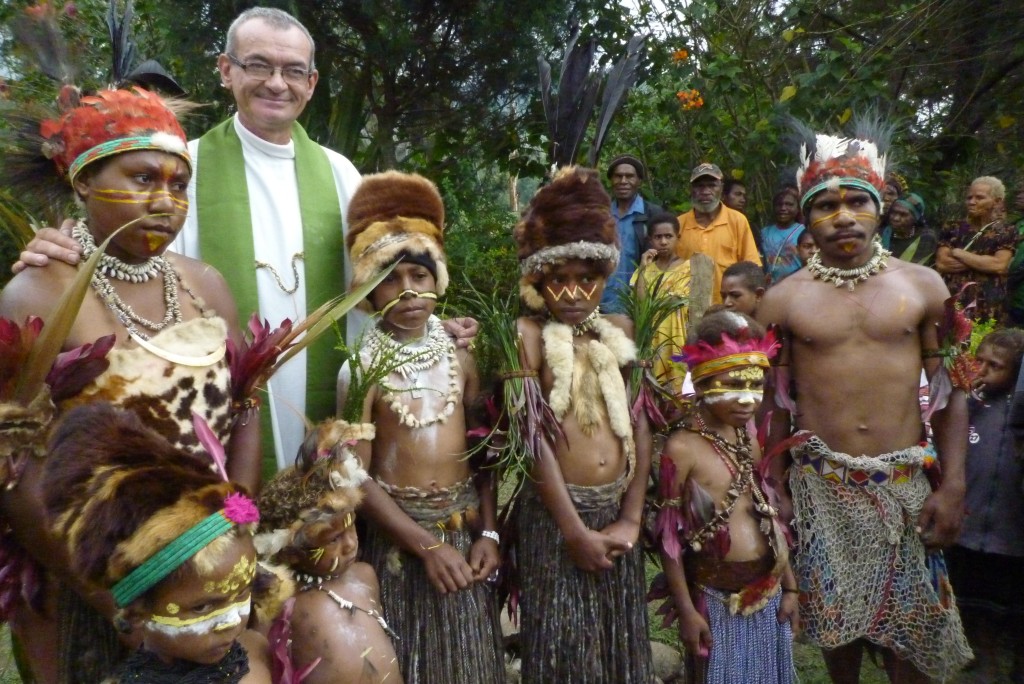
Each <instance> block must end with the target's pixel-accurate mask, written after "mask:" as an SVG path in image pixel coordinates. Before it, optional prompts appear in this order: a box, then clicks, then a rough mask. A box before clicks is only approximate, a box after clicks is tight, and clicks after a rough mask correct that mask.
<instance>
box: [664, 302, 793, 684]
mask: <svg viewBox="0 0 1024 684" xmlns="http://www.w3.org/2000/svg"><path fill="white" fill-rule="evenodd" d="M777 348H778V345H777V344H776V343H775V337H774V336H773V335H772V334H771V333H768V334H767V335H766V334H765V331H764V329H763V328H762V327H761V326H760V325H758V324H757V323H756V322H754V320H753V319H751V318H750V317H748V316H746V315H744V314H740V313H735V312H732V311H720V312H717V313H714V314H710V315H708V316H705V317H704V318H703V319H702V320H701V322H700V324H699V325H698V326H697V342H696V343H695V344H692V345H689V346H686V347H683V349H682V353H681V354H680V355H678V356H674V357H673V358H675V359H677V360H680V361H684V362H685V363H686V365H687V366H688V367H689V369H690V373H691V375H692V377H693V384H694V388H695V389H696V396H697V399H696V406H695V408H694V410H693V412H692V413H691V414H690V415H689V416H688V417H687V418H686V419H684V422H683V424H682V426H681V427H680V428H679V429H677V430H675V431H674V432H672V434H671V435H670V436H669V437H668V440H667V441H666V442H665V448H664V453H663V455H662V457H661V477H660V493H661V502H660V508H659V513H658V519H657V525H656V531H657V534H658V536H659V538H660V539H659V540H660V543H661V559H662V565H663V567H664V569H665V572H664V575H662V576H660V577H659V578H657V579H656V580H655V583H654V589H653V590H652V592H651V593H652V595H653V597H656V598H662V597H665V598H667V599H668V600H667V601H666V604H665V605H664V606H663V607H662V609H661V610H660V611H659V612H661V613H664V614H666V615H667V620H666V621H667V622H671V621H672V620H678V623H679V635H680V637H681V639H682V641H683V643H684V645H685V646H686V667H687V671H688V675H689V676H688V677H687V680H686V681H688V682H701V683H705V684H711V683H715V684H726V683H727V682H740V681H742V682H755V681H756V682H762V683H768V682H773V683H777V684H790V683H791V682H793V681H795V679H796V675H795V671H794V669H793V651H792V648H793V644H792V639H793V632H794V631H795V630H796V628H797V627H798V608H797V588H796V579H795V578H794V576H793V571H792V570H791V569H790V567H789V562H788V547H787V544H786V537H785V534H784V530H783V528H782V526H781V523H779V522H778V520H777V516H778V511H777V510H776V508H775V506H774V505H773V501H772V492H771V490H770V489H768V487H767V485H766V484H765V482H764V473H765V469H764V466H763V465H762V464H761V463H762V462H761V453H760V449H759V448H758V445H757V443H756V440H753V439H751V436H750V433H749V432H748V429H749V428H750V424H751V423H752V420H753V417H754V414H755V413H756V411H757V409H758V407H759V406H760V403H761V397H762V394H763V391H764V378H765V372H766V370H767V369H768V367H769V359H770V358H771V357H772V356H774V354H775V351H776V350H777Z"/></svg>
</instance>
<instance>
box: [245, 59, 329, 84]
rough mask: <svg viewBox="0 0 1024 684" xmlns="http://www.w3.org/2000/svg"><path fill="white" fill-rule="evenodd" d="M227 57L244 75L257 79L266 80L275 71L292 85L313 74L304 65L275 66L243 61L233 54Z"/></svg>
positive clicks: (301, 82) (307, 78) (272, 75)
mask: <svg viewBox="0 0 1024 684" xmlns="http://www.w3.org/2000/svg"><path fill="white" fill-rule="evenodd" d="M228 59H229V60H231V63H232V64H234V65H235V66H236V67H238V68H239V69H241V70H242V71H244V72H245V75H246V76H249V77H251V78H254V79H256V80H257V81H267V80H270V79H271V78H273V77H274V73H275V72H277V71H280V72H281V78H283V79H284V80H285V81H286V82H288V83H292V84H294V85H301V84H303V83H305V82H306V81H308V80H309V77H310V76H312V75H313V72H312V71H310V70H309V69H307V68H305V67H299V66H283V67H277V66H274V65H272V64H267V63H266V62H243V61H242V60H240V59H238V58H237V57H235V56H234V55H230V54H229V55H228Z"/></svg>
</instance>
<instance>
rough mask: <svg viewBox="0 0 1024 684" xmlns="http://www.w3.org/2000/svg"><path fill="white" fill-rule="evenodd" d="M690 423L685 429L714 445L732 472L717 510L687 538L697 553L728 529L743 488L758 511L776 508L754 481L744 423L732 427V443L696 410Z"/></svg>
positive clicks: (772, 511)
mask: <svg viewBox="0 0 1024 684" xmlns="http://www.w3.org/2000/svg"><path fill="white" fill-rule="evenodd" d="M694 423H695V424H696V426H695V427H694V426H693V425H687V426H686V429H687V430H690V431H691V432H696V433H697V434H698V435H700V436H701V437H703V438H704V439H706V440H707V441H708V442H710V443H711V448H712V449H714V451H715V454H717V455H718V458H719V459H720V460H721V461H722V463H723V464H724V465H725V467H726V469H727V470H728V471H729V474H730V475H731V476H732V483H731V484H730V485H729V489H728V491H726V493H725V500H724V501H723V502H722V509H721V511H719V512H718V513H716V514H715V516H714V517H713V518H712V519H711V520H709V521H708V522H706V523H705V524H704V526H703V527H701V528H700V529H699V530H697V531H696V532H694V533H693V534H692V535H689V537H688V538H687V543H689V545H690V548H691V549H693V550H694V551H696V552H698V553H699V552H700V551H701V549H703V548H704V544H706V543H707V542H708V541H710V540H711V539H713V538H714V537H715V536H716V535H718V534H719V531H720V530H725V531H726V533H728V529H729V518H730V517H731V516H732V512H733V510H734V509H735V508H736V502H737V501H739V498H740V496H741V495H742V494H743V493H744V492H747V491H749V492H750V495H751V497H752V498H753V500H754V510H756V511H757V512H758V513H760V514H761V515H765V516H769V517H774V516H775V515H777V511H776V510H775V509H774V508H772V506H771V504H769V503H768V499H767V498H766V497H765V495H764V493H763V492H762V491H761V488H760V487H758V486H757V483H756V482H754V453H753V449H752V448H751V442H750V435H749V434H747V429H746V428H745V427H740V428H736V437H737V441H736V443H735V444H733V443H731V442H729V441H727V440H726V439H725V438H724V437H722V435H720V434H718V433H717V432H715V431H714V430H711V429H710V428H708V426H707V425H706V424H705V423H704V419H703V418H702V417H701V415H700V412H699V411H698V412H696V413H695V414H694Z"/></svg>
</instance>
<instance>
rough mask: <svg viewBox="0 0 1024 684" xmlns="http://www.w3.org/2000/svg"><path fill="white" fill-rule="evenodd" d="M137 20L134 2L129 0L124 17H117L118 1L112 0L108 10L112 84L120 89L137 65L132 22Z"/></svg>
mask: <svg viewBox="0 0 1024 684" xmlns="http://www.w3.org/2000/svg"><path fill="white" fill-rule="evenodd" d="M133 19H135V8H134V6H133V2H132V0H127V2H126V3H125V6H124V15H123V16H121V17H118V16H117V0H110V7H108V8H107V30H108V31H109V32H110V49H111V50H112V52H113V55H112V56H113V67H114V68H113V71H112V72H111V73H110V82H111V83H113V84H114V85H115V86H118V87H120V86H121V85H122V84H123V83H125V80H126V77H127V76H128V74H129V72H131V70H132V64H134V63H135V39H134V38H132V20H133Z"/></svg>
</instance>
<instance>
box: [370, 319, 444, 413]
mask: <svg viewBox="0 0 1024 684" xmlns="http://www.w3.org/2000/svg"><path fill="white" fill-rule="evenodd" d="M366 346H367V354H368V355H369V358H371V359H373V358H385V359H387V358H391V359H395V360H396V361H397V362H398V363H396V364H395V368H394V370H393V371H392V372H394V373H397V374H399V375H401V376H402V378H403V379H404V380H406V381H409V382H411V383H412V385H411V386H410V387H408V388H405V389H400V388H393V387H387V386H385V392H384V396H383V399H384V401H386V402H387V403H388V407H389V408H390V409H391V410H392V411H394V412H395V414H396V415H398V419H399V422H400V423H401V424H402V425H405V426H408V427H411V428H421V427H427V426H428V425H433V424H435V423H444V422H445V421H447V420H448V417H449V416H451V415H452V414H454V413H455V406H456V404H457V403H458V401H459V396H460V395H461V393H462V391H461V389H460V388H459V361H458V359H457V358H456V356H455V343H454V342H452V340H451V338H450V337H448V333H446V332H445V330H444V327H443V326H442V325H441V321H440V320H439V319H438V318H437V317H436V316H431V317H430V318H429V319H427V334H426V335H425V336H424V337H423V338H422V340H419V341H417V342H416V343H414V344H402V343H401V342H398V341H397V340H395V339H394V338H393V337H391V336H390V335H388V334H387V333H386V332H384V331H383V330H381V329H380V328H379V327H375V328H372V329H371V330H370V332H369V339H368V340H367V343H366ZM379 354H383V356H378V355H379ZM443 358H447V360H448V394H447V395H446V397H445V402H444V408H443V409H441V411H439V412H438V413H436V414H434V415H427V414H424V415H422V416H419V417H417V416H414V415H413V414H412V412H410V411H409V407H408V406H406V404H405V403H404V402H403V401H402V395H403V394H405V393H409V394H410V395H411V398H413V399H416V398H418V397H419V395H420V391H421V390H423V389H430V390H433V388H422V387H419V386H418V385H417V384H416V382H415V381H416V377H417V376H418V375H419V374H420V373H422V372H424V371H427V370H430V369H431V368H434V367H436V366H437V365H439V364H440V363H441V359H443ZM434 391H436V390H434Z"/></svg>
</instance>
